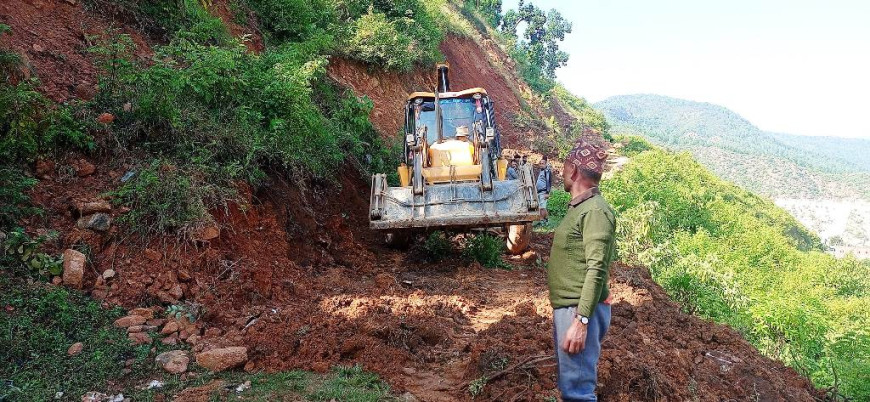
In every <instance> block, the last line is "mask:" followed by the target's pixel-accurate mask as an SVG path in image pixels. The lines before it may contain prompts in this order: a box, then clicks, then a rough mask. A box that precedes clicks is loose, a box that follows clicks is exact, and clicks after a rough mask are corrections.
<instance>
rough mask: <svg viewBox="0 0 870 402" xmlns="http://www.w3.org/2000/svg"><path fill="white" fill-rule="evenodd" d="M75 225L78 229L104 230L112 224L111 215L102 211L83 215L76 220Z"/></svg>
mask: <svg viewBox="0 0 870 402" xmlns="http://www.w3.org/2000/svg"><path fill="white" fill-rule="evenodd" d="M76 226H77V227H78V228H79V229H90V230H96V231H98V232H105V231H107V230H109V228H110V227H111V226H112V217H111V216H110V215H109V214H106V213H103V212H97V213H95V214H93V215H88V216H83V217H81V218H79V220H78V221H76Z"/></svg>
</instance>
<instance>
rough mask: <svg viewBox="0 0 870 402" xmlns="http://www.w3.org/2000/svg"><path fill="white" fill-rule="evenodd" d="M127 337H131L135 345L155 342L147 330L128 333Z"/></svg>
mask: <svg viewBox="0 0 870 402" xmlns="http://www.w3.org/2000/svg"><path fill="white" fill-rule="evenodd" d="M127 339H130V342H132V343H133V344H134V345H146V344H150V343H151V342H153V340H152V339H151V337H150V336H148V334H147V333H145V332H131V333H129V334H127Z"/></svg>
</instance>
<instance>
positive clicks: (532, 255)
mask: <svg viewBox="0 0 870 402" xmlns="http://www.w3.org/2000/svg"><path fill="white" fill-rule="evenodd" d="M537 259H538V253H536V252H535V251H534V250H529V251H526V252H525V253H523V261H534V260H537Z"/></svg>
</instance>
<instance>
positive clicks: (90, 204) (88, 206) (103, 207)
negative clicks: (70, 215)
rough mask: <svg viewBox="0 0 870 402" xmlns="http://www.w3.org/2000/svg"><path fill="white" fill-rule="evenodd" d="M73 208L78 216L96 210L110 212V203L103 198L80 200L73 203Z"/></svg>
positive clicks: (92, 212) (89, 213) (95, 211)
mask: <svg viewBox="0 0 870 402" xmlns="http://www.w3.org/2000/svg"><path fill="white" fill-rule="evenodd" d="M75 208H76V211H78V213H79V215H80V216H85V215H91V214H94V213H97V212H111V211H112V204H110V203H109V202H108V201H105V200H97V201H81V202H77V203H76V204H75Z"/></svg>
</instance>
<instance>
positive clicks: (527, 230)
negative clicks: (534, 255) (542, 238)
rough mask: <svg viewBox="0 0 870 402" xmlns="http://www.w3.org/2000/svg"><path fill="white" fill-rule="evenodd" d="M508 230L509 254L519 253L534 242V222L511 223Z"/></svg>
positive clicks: (507, 243)
mask: <svg viewBox="0 0 870 402" xmlns="http://www.w3.org/2000/svg"><path fill="white" fill-rule="evenodd" d="M507 232H508V233H507V240H506V245H507V250H508V253H509V254H512V255H519V254H522V253H523V252H525V251H526V250H528V249H529V244H531V242H532V224H530V223H524V224H520V225H509V226H508V231H507Z"/></svg>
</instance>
